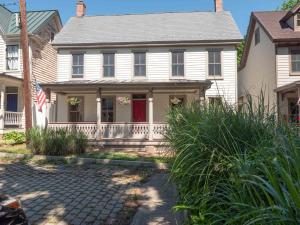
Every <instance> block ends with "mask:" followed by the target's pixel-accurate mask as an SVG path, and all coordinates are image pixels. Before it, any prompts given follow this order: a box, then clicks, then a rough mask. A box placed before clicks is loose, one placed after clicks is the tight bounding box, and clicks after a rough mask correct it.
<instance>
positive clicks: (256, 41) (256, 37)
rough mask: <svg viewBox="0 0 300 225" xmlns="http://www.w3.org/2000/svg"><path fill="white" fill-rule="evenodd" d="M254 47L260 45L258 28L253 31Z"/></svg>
mask: <svg viewBox="0 0 300 225" xmlns="http://www.w3.org/2000/svg"><path fill="white" fill-rule="evenodd" d="M254 38H255V45H258V44H259V43H260V29H259V27H258V28H256V30H255V37H254Z"/></svg>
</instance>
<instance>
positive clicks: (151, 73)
mask: <svg viewBox="0 0 300 225" xmlns="http://www.w3.org/2000/svg"><path fill="white" fill-rule="evenodd" d="M213 47H214V46H206V47H200V46H195V47H186V48H183V47H178V49H185V77H184V78H183V79H188V80H203V81H204V80H206V79H207V71H208V65H207V64H208V59H207V58H208V53H207V49H208V48H213ZM217 48H219V47H217ZM222 49H223V52H222V64H223V79H222V80H218V81H213V83H214V84H213V86H212V88H211V90H209V91H208V92H207V95H208V96H217V95H219V94H220V95H224V97H225V100H227V101H228V102H230V103H235V102H236V96H237V87H236V86H237V81H236V75H237V66H236V64H237V61H236V50H235V47H222ZM133 50H136V49H129V48H123V49H113V51H115V52H116V55H115V67H116V68H115V71H116V76H115V78H106V79H118V80H132V79H135V78H134V76H133V67H134V65H133V59H134V53H133ZM145 50H146V51H147V54H146V59H147V60H146V61H147V76H146V77H145V79H148V80H152V81H158V80H169V79H172V77H171V52H170V48H166V47H152V48H148V49H145ZM106 51H107V50H106ZM72 52H73V51H72V50H69V51H67V50H63V51H59V55H58V76H57V79H58V81H66V80H69V79H70V77H71V67H72V56H71V53H72ZM84 52H85V60H84V62H85V68H84V71H85V74H84V79H87V80H99V79H103V74H102V73H103V54H102V53H101V52H102V50H101V49H96V50H95V49H93V50H91V49H88V50H85V51H84ZM139 79H140V78H139Z"/></svg>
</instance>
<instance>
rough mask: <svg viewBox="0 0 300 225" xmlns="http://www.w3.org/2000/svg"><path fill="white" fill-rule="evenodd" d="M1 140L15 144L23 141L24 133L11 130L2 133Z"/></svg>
mask: <svg viewBox="0 0 300 225" xmlns="http://www.w3.org/2000/svg"><path fill="white" fill-rule="evenodd" d="M3 140H4V141H5V142H6V143H7V144H11V145H17V144H23V143H25V133H23V132H17V131H12V132H9V133H6V134H4V135H3Z"/></svg>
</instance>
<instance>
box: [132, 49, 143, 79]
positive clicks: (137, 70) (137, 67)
mask: <svg viewBox="0 0 300 225" xmlns="http://www.w3.org/2000/svg"><path fill="white" fill-rule="evenodd" d="M134 76H136V77H145V76H146V52H135V53H134Z"/></svg>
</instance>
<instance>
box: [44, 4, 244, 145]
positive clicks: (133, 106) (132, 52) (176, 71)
mask: <svg viewBox="0 0 300 225" xmlns="http://www.w3.org/2000/svg"><path fill="white" fill-rule="evenodd" d="M220 2H221V1H216V3H217V4H219V5H220V6H221V4H220ZM218 10H219V11H218V12H191V13H157V14H155V13H154V14H135V15H113V16H87V15H85V13H84V12H85V4H84V3H83V1H78V3H77V16H75V17H72V18H71V19H70V20H69V21H68V22H67V23H66V25H65V27H64V28H63V29H62V31H61V32H60V33H59V34H58V35H57V36H56V38H55V40H54V42H53V46H54V47H55V48H56V49H57V51H58V73H57V80H56V82H50V83H49V82H48V83H44V84H42V86H43V89H44V90H47V93H48V98H50V97H51V96H50V95H49V94H50V92H51V93H56V96H57V107H56V113H55V117H53V118H51V117H50V118H49V120H50V123H49V124H48V126H49V127H50V128H55V129H56V128H60V127H69V128H70V129H71V128H72V129H78V130H81V131H84V132H85V133H86V134H87V135H88V136H89V138H90V139H97V140H100V141H102V142H104V143H106V144H109V143H113V144H116V143H121V144H124V143H134V142H136V143H139V144H140V143H144V144H146V143H147V144H150V145H153V144H156V143H160V141H161V140H162V138H163V131H164V129H165V128H166V115H167V112H168V110H169V109H170V107H175V106H180V105H185V104H189V103H191V102H194V101H198V102H199V101H204V100H205V99H208V100H210V101H218V100H224V101H227V102H229V103H231V104H233V105H234V104H235V103H236V102H237V53H236V47H237V45H238V44H239V43H240V41H241V39H242V37H241V34H240V32H239V30H238V28H237V26H236V24H235V22H234V20H233V18H232V16H231V14H230V13H229V12H225V11H222V10H221V7H218Z"/></svg>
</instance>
